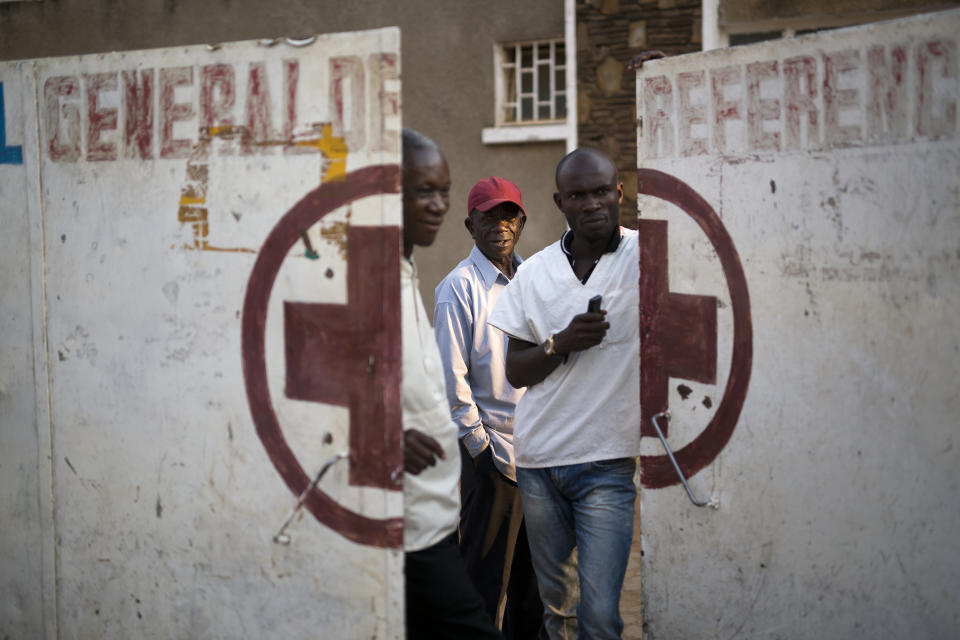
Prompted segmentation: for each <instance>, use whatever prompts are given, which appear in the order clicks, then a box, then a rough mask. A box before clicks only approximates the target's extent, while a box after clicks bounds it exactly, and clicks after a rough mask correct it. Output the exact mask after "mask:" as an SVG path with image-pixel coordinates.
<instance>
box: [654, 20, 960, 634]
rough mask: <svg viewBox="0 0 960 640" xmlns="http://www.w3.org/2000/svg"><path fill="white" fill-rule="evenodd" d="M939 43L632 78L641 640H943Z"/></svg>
mask: <svg viewBox="0 0 960 640" xmlns="http://www.w3.org/2000/svg"><path fill="white" fill-rule="evenodd" d="M958 34H960V12H957V11H952V12H945V13H939V14H933V15H929V16H918V17H914V18H910V19H904V20H899V21H892V22H887V23H879V24H875V25H869V26H864V27H858V28H851V29H843V30H837V31H830V32H822V33H820V34H814V35H810V36H804V37H799V38H789V39H784V40H776V41H771V42H767V43H761V44H756V45H751V46H744V47H736V48H731V49H725V50H717V51H710V52H706V53H700V54H692V55H686V56H680V57H676V58H669V59H665V60H660V61H654V62H648V63H646V64H645V66H644V68H643V69H642V70H641V71H640V72H638V76H637V102H638V112H637V116H638V119H639V121H640V123H641V125H640V129H639V135H638V166H639V167H640V170H639V172H638V181H639V183H640V186H639V191H640V193H641V194H646V195H643V196H642V197H641V200H640V224H641V233H642V235H643V237H644V242H645V243H644V244H642V245H641V246H642V247H643V249H642V253H644V254H645V255H646V259H647V262H642V264H643V265H644V266H645V267H646V268H647V272H646V274H645V275H643V276H642V281H643V283H646V285H647V286H648V289H647V290H646V292H645V294H644V295H645V298H644V301H645V305H646V306H645V307H644V309H643V310H642V318H643V321H642V322H643V323H644V330H645V331H647V333H646V334H645V335H646V336H647V337H646V338H645V339H646V340H647V341H648V342H647V345H646V346H647V347H648V348H647V349H643V351H642V353H643V354H644V355H642V356H641V360H642V361H643V362H642V363H641V367H642V368H643V370H644V371H645V375H644V376H643V377H642V379H643V380H644V383H645V384H646V383H648V382H651V381H652V382H651V384H650V385H648V387H646V388H644V389H642V391H641V394H642V395H643V396H644V398H645V400H646V403H645V404H644V405H643V412H644V418H645V420H644V427H645V429H649V421H650V419H651V418H652V414H653V413H654V412H659V411H661V410H662V409H665V408H668V409H669V412H670V415H671V418H670V420H669V421H668V422H664V421H663V419H661V424H663V425H664V426H665V427H667V429H668V434H667V437H668V442H669V443H670V446H671V448H673V449H674V450H676V451H677V452H678V458H679V459H680V463H681V465H682V466H683V467H684V469H685V470H686V471H687V472H688V473H689V474H690V475H691V476H692V479H691V480H690V485H691V489H692V491H693V493H694V495H695V496H696V497H697V498H698V499H703V500H709V501H710V503H711V505H710V506H711V507H712V508H710V507H707V508H702V509H698V508H697V507H694V506H693V505H692V504H691V502H690V501H689V500H688V499H687V497H686V495H685V493H684V491H683V489H682V487H681V486H680V485H679V484H678V481H677V476H676V474H675V472H674V470H673V469H672V467H671V466H670V464H669V461H666V460H665V458H663V454H664V449H663V446H662V445H661V443H660V441H659V440H658V439H657V438H656V437H651V438H646V439H645V445H644V446H645V447H646V449H645V452H646V454H647V457H646V458H645V460H644V464H643V466H642V475H643V481H644V485H645V487H646V490H645V491H644V492H643V494H642V499H641V527H642V536H643V538H642V543H643V567H642V576H643V577H642V580H643V592H644V623H645V625H644V626H645V631H646V636H645V637H647V638H707V637H720V638H790V639H798V638H868V637H869V638H891V639H892V638H905V637H917V638H920V637H922V638H942V639H947V638H954V637H956V633H957V629H958V628H960V608H958V607H957V594H956V592H957V589H958V587H960V582H958V579H957V576H958V575H960V554H957V553H956V532H957V531H958V530H960V498H958V496H960V447H958V446H957V444H958V443H957V435H958V424H960V388H958V380H960V357H958V356H960V330H958V323H957V316H958V312H960V252H958V244H957V239H958V238H960V144H958V126H960V123H958V118H957V105H958V101H960V49H958ZM700 198H702V201H701V200H700ZM713 214H715V215H713ZM660 221H665V222H660ZM667 259H669V262H668V266H667V263H666V260H667ZM741 268H742V271H738V269H741ZM738 273H739V274H742V276H743V277H742V278H741V277H740V276H739V275H738ZM649 291H655V292H657V295H652V294H649ZM657 296H659V297H657ZM658 322H659V323H660V324H658ZM650 336H653V337H652V338H651V337H650ZM642 344H643V343H642ZM654 347H655V348H654ZM711 350H715V353H714V352H713V351H711ZM664 381H668V382H664ZM745 381H746V382H745ZM658 382H659V383H663V387H662V394H661V396H658V395H657V394H658V391H657V389H656V388H654V387H656V384H653V383H658ZM731 397H732V398H733V401H732V402H730V401H729V400H730V398H731ZM721 413H722V414H723V415H721ZM646 433H647V435H653V434H652V431H647V432H646ZM671 485H672V486H671ZM665 486H669V487H670V488H661V489H658V490H655V489H654V488H655V487H665Z"/></svg>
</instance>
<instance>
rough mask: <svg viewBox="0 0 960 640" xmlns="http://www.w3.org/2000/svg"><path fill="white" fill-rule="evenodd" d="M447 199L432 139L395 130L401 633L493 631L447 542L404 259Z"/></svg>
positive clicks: (427, 367) (447, 441) (452, 458)
mask: <svg viewBox="0 0 960 640" xmlns="http://www.w3.org/2000/svg"><path fill="white" fill-rule="evenodd" d="M449 208H450V171H449V169H448V168H447V161H446V159H445V158H444V156H443V153H441V152H440V149H439V147H437V145H436V143H435V142H433V141H432V140H430V139H429V138H427V137H426V136H424V135H423V134H421V133H419V132H417V131H413V130H412V129H404V130H403V258H402V259H401V261H400V295H401V299H400V308H401V328H402V333H403V468H404V471H405V472H406V473H404V476H403V508H404V511H403V549H404V551H405V552H406V553H405V555H404V577H405V582H404V586H405V594H406V627H407V638H408V640H420V639H422V640H433V639H435V638H449V639H451V640H460V639H461V638H463V639H477V640H495V639H500V640H502V636H501V635H500V633H499V632H498V631H497V629H496V628H495V627H494V626H493V621H492V620H491V619H490V617H489V616H488V615H487V613H486V611H485V608H484V602H483V599H482V598H481V597H480V594H478V593H477V591H476V589H475V588H474V587H473V584H471V582H470V578H469V576H468V575H467V568H466V565H465V564H464V562H463V559H462V558H461V557H460V551H459V548H458V546H457V536H456V531H457V520H458V517H459V513H460V495H459V491H458V489H457V483H458V481H459V479H460V455H459V451H460V450H459V445H458V444H457V425H455V424H454V423H453V420H451V418H450V405H448V404H447V396H446V389H445V384H446V383H445V381H444V376H443V364H442V362H441V360H440V351H439V349H437V343H436V340H435V339H434V337H433V328H432V327H431V326H430V319H429V316H427V312H426V310H425V309H424V308H423V301H422V300H421V298H420V290H419V288H418V287H417V269H416V265H415V264H414V262H413V248H414V247H415V246H421V247H428V246H430V245H431V244H433V241H434V240H435V239H436V237H437V231H439V229H440V224H441V223H442V222H443V216H444V215H445V214H446V213H447V210H448V209H449Z"/></svg>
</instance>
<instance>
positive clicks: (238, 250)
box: [170, 240, 257, 253]
mask: <svg viewBox="0 0 960 640" xmlns="http://www.w3.org/2000/svg"><path fill="white" fill-rule="evenodd" d="M170 248H171V249H173V247H172V246H171V247H170ZM182 248H184V249H186V250H188V251H221V252H224V253H256V252H257V250H256V249H249V248H247V247H215V246H213V245H212V244H210V243H208V242H207V241H206V240H204V241H203V243H202V244H201V246H199V247H197V246H194V245H192V244H185V245H183V246H182Z"/></svg>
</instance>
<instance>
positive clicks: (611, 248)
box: [560, 225, 623, 260]
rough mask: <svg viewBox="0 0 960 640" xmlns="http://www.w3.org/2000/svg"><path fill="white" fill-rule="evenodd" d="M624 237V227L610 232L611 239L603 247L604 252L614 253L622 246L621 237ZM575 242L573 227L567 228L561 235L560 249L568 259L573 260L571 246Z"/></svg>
mask: <svg viewBox="0 0 960 640" xmlns="http://www.w3.org/2000/svg"><path fill="white" fill-rule="evenodd" d="M622 237H623V229H621V228H620V227H619V225H618V226H617V228H616V230H615V231H614V233H611V234H610V240H608V241H607V246H606V247H604V248H603V252H604V253H613V252H615V251H616V250H617V247H619V246H620V239H621V238H622ZM572 244H573V229H567V230H566V231H564V232H563V235H562V236H560V250H561V251H563V253H564V255H566V256H567V260H573V254H572V253H570V246H571V245H572Z"/></svg>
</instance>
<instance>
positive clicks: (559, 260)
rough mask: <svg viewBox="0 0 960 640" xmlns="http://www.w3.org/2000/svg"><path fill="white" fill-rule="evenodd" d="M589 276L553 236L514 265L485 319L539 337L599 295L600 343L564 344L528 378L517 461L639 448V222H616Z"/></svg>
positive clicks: (553, 460)
mask: <svg viewBox="0 0 960 640" xmlns="http://www.w3.org/2000/svg"><path fill="white" fill-rule="evenodd" d="M620 231H621V235H622V239H621V240H620V244H619V245H618V247H617V249H616V250H615V251H614V252H612V253H605V254H603V255H602V256H601V258H600V261H599V262H598V263H597V266H596V268H595V269H594V270H593V273H592V274H591V275H590V277H589V279H588V280H587V282H586V284H582V283H581V282H580V280H579V279H578V278H577V276H576V274H574V272H573V269H572V268H571V266H570V263H569V262H568V261H567V257H566V256H565V255H564V253H563V251H562V249H561V248H560V242H559V241H557V242H555V243H553V244H551V245H550V246H548V247H547V248H545V249H543V250H542V251H540V252H539V253H537V254H535V255H533V256H531V257H530V258H529V259H527V260H526V261H524V262H523V264H521V265H520V268H519V269H518V270H517V274H516V275H515V276H514V278H513V280H511V281H510V284H509V285H507V287H506V288H505V289H504V291H503V293H502V294H501V296H500V300H499V301H498V302H497V306H496V307H495V308H494V310H493V313H492V314H491V315H490V318H489V320H488V322H489V323H490V324H492V325H494V326H496V327H497V328H499V329H500V330H502V331H503V332H504V333H506V334H507V335H509V336H511V337H514V338H518V339H520V340H525V341H527V342H532V343H534V344H541V343H543V342H544V341H545V340H546V339H547V338H548V337H549V336H550V335H551V334H554V333H557V332H559V331H561V330H563V329H565V328H566V326H567V325H568V324H569V323H570V320H571V319H572V318H573V316H575V315H577V314H580V313H584V312H585V311H586V310H587V302H588V301H589V300H590V298H592V297H593V296H595V295H597V294H600V295H602V296H603V303H602V305H601V306H602V308H603V309H606V311H607V316H606V319H607V322H609V323H610V329H608V330H607V334H606V336H605V337H604V339H603V342H601V343H600V344H599V345H597V346H595V347H592V348H590V349H587V350H586V351H579V352H575V353H571V354H570V356H569V358H568V359H567V362H566V363H564V364H561V365H560V366H559V367H557V368H556V369H555V370H554V371H553V372H552V373H551V374H550V375H549V376H547V377H546V379H544V380H543V381H542V382H540V383H539V384H535V385H533V386H530V387H527V392H526V394H524V396H523V397H522V398H521V399H520V402H519V404H518V405H517V411H516V414H515V416H514V450H515V454H516V461H517V466H518V467H530V468H538V467H554V466H560V465H566V464H578V463H583V462H592V461H596V460H608V459H611V458H623V457H633V456H639V455H640V332H639V324H640V322H639V320H640V319H639V310H640V296H639V280H640V270H639V263H638V258H639V256H638V250H637V248H638V244H637V232H636V231H631V230H630V229H625V228H621V230H620Z"/></svg>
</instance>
